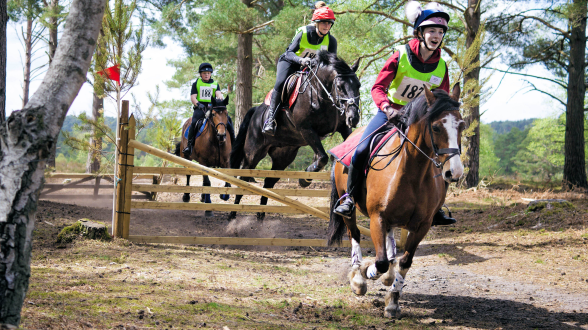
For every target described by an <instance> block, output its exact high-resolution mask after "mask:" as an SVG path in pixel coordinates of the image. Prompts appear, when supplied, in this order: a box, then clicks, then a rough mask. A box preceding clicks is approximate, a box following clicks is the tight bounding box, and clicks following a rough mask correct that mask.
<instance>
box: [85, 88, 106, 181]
mask: <svg viewBox="0 0 588 330" xmlns="http://www.w3.org/2000/svg"><path fill="white" fill-rule="evenodd" d="M103 107H104V99H101V98H99V97H98V96H97V95H96V93H94V101H93V102H92V118H93V119H94V120H95V121H98V120H99V119H100V117H101V116H102V114H101V113H100V109H102V108H103ZM101 150H102V138H101V137H99V136H98V130H97V129H96V127H94V126H92V137H91V138H90V150H89V151H88V160H87V161H86V173H98V171H100V158H101V157H102V154H101V153H100V151H101Z"/></svg>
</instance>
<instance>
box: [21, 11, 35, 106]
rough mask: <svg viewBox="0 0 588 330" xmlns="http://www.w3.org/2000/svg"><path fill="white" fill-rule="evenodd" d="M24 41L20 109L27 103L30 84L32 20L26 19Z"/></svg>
mask: <svg viewBox="0 0 588 330" xmlns="http://www.w3.org/2000/svg"><path fill="white" fill-rule="evenodd" d="M24 39H25V67H24V83H23V86H22V108H23V109H24V107H25V105H27V103H29V87H30V84H31V56H32V52H33V19H32V18H31V17H28V18H27V32H26V35H25V36H24Z"/></svg>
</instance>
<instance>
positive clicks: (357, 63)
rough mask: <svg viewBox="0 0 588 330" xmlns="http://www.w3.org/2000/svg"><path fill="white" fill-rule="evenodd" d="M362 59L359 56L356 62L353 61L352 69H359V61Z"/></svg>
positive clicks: (354, 70)
mask: <svg viewBox="0 0 588 330" xmlns="http://www.w3.org/2000/svg"><path fill="white" fill-rule="evenodd" d="M360 61H361V57H359V58H358V59H357V60H355V63H353V65H352V66H351V70H353V72H357V69H359V62H360Z"/></svg>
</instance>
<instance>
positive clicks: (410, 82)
mask: <svg viewBox="0 0 588 330" xmlns="http://www.w3.org/2000/svg"><path fill="white" fill-rule="evenodd" d="M424 86H427V88H429V89H430V88H431V86H432V85H431V84H430V83H428V82H426V81H422V80H418V79H414V78H410V77H404V78H402V82H400V86H398V88H397V89H396V93H394V95H393V97H394V98H395V99H397V100H401V101H406V102H408V101H411V100H412V99H414V98H415V97H417V96H419V95H421V94H422V93H423V92H424V91H425V87H424Z"/></svg>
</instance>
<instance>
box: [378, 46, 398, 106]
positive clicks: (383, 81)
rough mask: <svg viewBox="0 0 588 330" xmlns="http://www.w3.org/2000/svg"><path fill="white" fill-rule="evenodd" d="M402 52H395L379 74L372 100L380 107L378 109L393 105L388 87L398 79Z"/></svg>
mask: <svg viewBox="0 0 588 330" xmlns="http://www.w3.org/2000/svg"><path fill="white" fill-rule="evenodd" d="M399 55H400V52H398V51H395V52H394V54H392V56H390V58H389V59H388V61H386V64H384V67H383V68H382V71H380V74H378V77H377V78H376V83H375V84H374V86H373V87H372V99H373V100H374V103H375V104H376V106H377V107H378V109H384V108H385V107H386V106H389V105H391V104H390V103H391V102H390V100H388V87H390V84H391V83H392V80H394V77H396V72H397V71H398V57H399Z"/></svg>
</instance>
